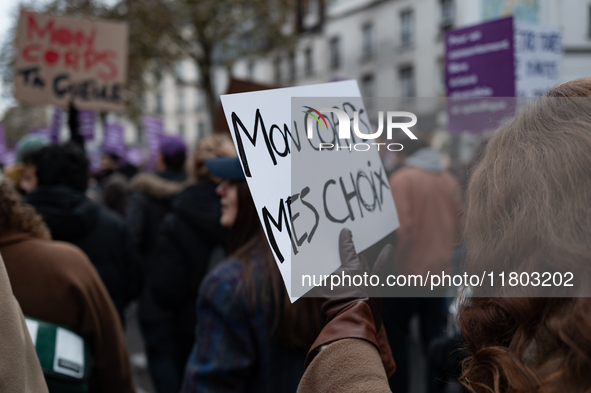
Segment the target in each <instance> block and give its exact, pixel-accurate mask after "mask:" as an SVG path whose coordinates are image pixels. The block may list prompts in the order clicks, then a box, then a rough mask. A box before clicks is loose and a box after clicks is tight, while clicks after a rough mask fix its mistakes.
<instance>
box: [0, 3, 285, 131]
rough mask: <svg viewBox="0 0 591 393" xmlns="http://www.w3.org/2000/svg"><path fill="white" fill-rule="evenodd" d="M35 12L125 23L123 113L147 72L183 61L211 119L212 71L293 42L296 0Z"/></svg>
mask: <svg viewBox="0 0 591 393" xmlns="http://www.w3.org/2000/svg"><path fill="white" fill-rule="evenodd" d="M28 8H29V9H33V10H35V11H39V12H50V13H53V14H56V15H73V16H80V17H90V18H102V19H110V20H121V21H126V22H127V23H128V24H129V45H128V48H129V56H128V74H127V75H128V76H127V77H128V82H127V91H128V93H129V94H128V97H127V98H128V99H127V104H128V113H127V114H128V115H129V116H130V117H131V118H134V117H137V116H138V115H140V114H141V113H142V109H143V108H142V106H143V105H142V103H143V97H144V95H145V92H146V89H147V87H148V85H147V78H146V76H147V75H148V74H149V73H161V72H162V71H164V70H169V69H171V68H172V65H173V64H174V63H175V62H176V61H178V60H179V59H181V58H183V57H189V58H191V59H193V60H194V61H195V63H196V64H197V66H198V68H199V73H200V87H202V88H203V89H204V91H205V95H206V98H207V103H208V109H209V113H210V116H211V118H212V119H213V118H214V113H215V109H216V108H215V107H216V104H217V100H216V98H215V93H214V92H215V86H214V82H213V71H214V68H215V67H225V68H226V69H228V70H230V72H231V68H232V64H233V63H234V62H235V61H236V60H237V59H240V58H244V57H245V56H248V57H255V56H257V55H260V54H262V53H265V52H268V51H270V50H272V49H274V48H277V47H279V46H282V47H285V46H288V45H290V44H291V43H292V42H293V38H292V37H293V36H292V35H291V30H292V29H291V25H292V23H291V22H293V21H292V19H293V18H292V16H293V15H294V14H293V11H295V10H296V0H119V1H118V2H117V3H115V4H113V5H107V4H105V3H104V2H102V1H100V0H52V1H50V2H49V3H47V4H46V5H44V6H42V7H33V6H29V7H28ZM15 27H16V21H15ZM13 59H14V34H13V37H11V39H10V40H9V41H7V42H6V43H4V45H3V51H2V54H0V69H1V70H0V72H1V73H2V78H3V81H4V83H5V86H10V85H11V84H12V80H13V74H12V64H13Z"/></svg>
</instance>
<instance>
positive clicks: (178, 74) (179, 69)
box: [174, 61, 185, 82]
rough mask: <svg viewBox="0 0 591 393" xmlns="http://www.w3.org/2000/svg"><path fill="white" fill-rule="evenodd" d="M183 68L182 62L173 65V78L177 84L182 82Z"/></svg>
mask: <svg viewBox="0 0 591 393" xmlns="http://www.w3.org/2000/svg"><path fill="white" fill-rule="evenodd" d="M184 68H185V67H184V66H183V62H182V61H179V62H177V63H176V64H175V66H174V77H175V78H176V80H177V82H182V81H183V80H184V77H185V74H184V71H185V70H184Z"/></svg>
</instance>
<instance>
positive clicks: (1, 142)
mask: <svg viewBox="0 0 591 393" xmlns="http://www.w3.org/2000/svg"><path fill="white" fill-rule="evenodd" d="M7 150H8V147H7V146H6V137H5V135H4V126H3V125H1V124H0V163H3V164H6V161H5V160H6V151H7Z"/></svg>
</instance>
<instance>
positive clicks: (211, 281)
mask: <svg viewBox="0 0 591 393" xmlns="http://www.w3.org/2000/svg"><path fill="white" fill-rule="evenodd" d="M206 163H207V167H208V169H209V172H210V173H211V174H212V175H213V176H216V177H218V178H221V179H224V181H222V183H221V184H220V185H219V186H218V188H217V192H218V194H219V195H220V196H221V205H222V215H221V218H220V223H221V225H222V226H224V227H227V228H229V229H230V240H229V246H228V252H229V254H230V257H229V259H228V260H227V261H225V262H223V263H221V264H220V265H218V266H217V267H216V268H215V269H214V270H213V271H212V272H211V273H210V274H208V275H207V276H206V278H205V279H204V280H203V283H202V285H201V288H200V291H199V298H198V300H197V329H196V333H195V338H196V342H195V346H194V347H193V351H192V353H191V356H190V358H189V361H188V363H187V368H186V371H185V377H184V382H183V387H182V389H181V391H182V392H184V393H189V392H222V391H223V392H260V393H264V392H295V391H296V389H297V385H298V383H299V381H300V379H301V377H302V375H303V372H304V368H303V365H304V359H305V357H306V352H307V351H308V349H309V348H310V346H311V344H312V343H313V342H314V340H315V338H316V337H317V335H318V333H319V331H320V329H321V326H322V316H321V313H320V310H319V305H318V302H317V300H316V299H311V298H301V299H299V300H298V301H296V302H295V303H293V304H291V303H290V300H289V295H288V294H287V292H286V290H285V287H284V285H283V282H282V278H281V274H280V272H279V268H278V267H277V265H276V263H275V259H274V258H273V255H272V252H271V249H270V248H269V245H268V243H267V241H266V239H265V235H264V232H263V229H262V227H261V224H260V221H259V218H258V215H257V211H256V208H255V206H254V202H253V200H252V197H251V195H250V191H249V189H248V186H247V184H246V181H245V177H244V173H243V172H242V168H241V166H240V161H239V159H238V158H237V157H233V158H215V159H210V160H207V161H206Z"/></svg>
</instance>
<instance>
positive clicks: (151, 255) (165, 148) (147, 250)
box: [125, 136, 187, 393]
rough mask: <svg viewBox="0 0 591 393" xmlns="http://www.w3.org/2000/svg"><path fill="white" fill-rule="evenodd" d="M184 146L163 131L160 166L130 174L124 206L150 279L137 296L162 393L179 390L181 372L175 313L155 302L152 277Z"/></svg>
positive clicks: (179, 186) (180, 183)
mask: <svg viewBox="0 0 591 393" xmlns="http://www.w3.org/2000/svg"><path fill="white" fill-rule="evenodd" d="M186 148H187V147H186V145H185V142H184V141H183V140H182V139H181V138H180V137H177V136H164V137H162V139H161V140H160V152H159V154H158V158H157V162H156V170H157V172H156V173H155V174H153V173H140V174H138V175H136V176H135V177H134V178H133V179H132V180H131V183H130V194H129V197H128V201H127V207H126V210H125V222H126V224H127V227H128V228H129V230H130V232H131V236H132V239H133V243H134V245H135V246H136V248H137V249H138V250H139V253H140V257H141V266H142V277H143V278H144V281H145V282H146V285H145V286H144V288H143V290H142V293H141V295H140V298H139V302H138V319H139V324H140V328H141V331H142V335H143V338H144V343H145V345H146V354H147V357H148V366H149V368H150V373H151V376H152V381H153V383H154V386H155V388H156V389H157V392H158V393H163V392H173V391H175V392H176V391H177V390H178V385H179V384H180V382H179V378H180V377H179V376H178V375H177V374H178V373H177V372H176V368H175V365H174V359H173V354H172V353H173V348H174V346H173V338H172V325H171V318H172V315H171V313H170V312H169V311H166V310H163V309H162V308H161V307H159V306H158V305H157V304H156V303H155V302H154V299H153V297H152V294H151V291H150V288H149V285H148V280H149V276H150V275H151V272H152V267H153V265H154V263H155V261H156V244H157V241H158V230H159V228H160V225H161V224H162V221H163V220H164V217H165V216H166V214H167V213H168V212H169V211H170V209H171V205H172V201H173V199H174V197H175V196H176V195H177V194H178V193H179V192H180V191H181V190H183V189H184V188H185V187H186V184H185V183H184V182H185V179H186V176H185V172H184V161H185V154H186V153H185V151H186ZM175 389H176V390H175Z"/></svg>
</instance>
